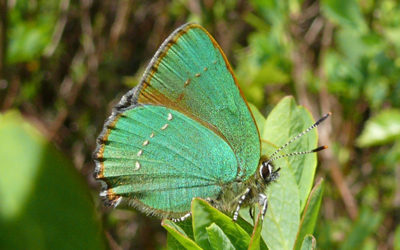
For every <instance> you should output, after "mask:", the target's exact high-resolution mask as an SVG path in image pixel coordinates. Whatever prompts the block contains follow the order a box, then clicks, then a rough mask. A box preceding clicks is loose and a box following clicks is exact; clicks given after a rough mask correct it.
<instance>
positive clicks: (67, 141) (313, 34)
mask: <svg viewBox="0 0 400 250" xmlns="http://www.w3.org/2000/svg"><path fill="white" fill-rule="evenodd" d="M0 13H1V16H0V105H1V109H2V111H3V112H7V111H8V110H10V109H14V110H18V112H19V113H20V114H22V117H23V118H21V117H20V116H19V115H17V114H18V113H16V112H17V111H13V112H11V113H7V114H3V115H2V116H1V118H0V129H1V132H0V142H1V147H0V154H2V155H1V159H2V162H3V163H2V164H3V165H4V164H6V165H5V166H6V168H4V167H2V168H1V170H0V171H1V173H2V174H1V175H0V195H1V198H2V201H3V202H2V205H1V207H0V212H1V215H0V216H1V218H0V229H1V233H2V235H7V236H6V237H7V238H9V239H13V238H12V237H11V235H13V234H15V235H19V236H20V238H18V240H17V241H15V238H14V241H12V240H11V241H9V242H8V243H4V241H3V239H5V238H3V237H2V238H1V239H2V240H1V244H2V245H1V246H2V247H1V248H3V245H4V246H6V247H14V248H16V247H18V246H20V247H24V246H26V245H24V244H28V243H29V244H32V245H31V246H32V247H30V248H45V247H46V246H48V245H49V244H58V243H59V241H58V239H59V238H58V237H59V234H58V233H59V232H65V233H64V236H69V238H68V241H70V240H71V245H72V244H75V243H74V241H73V240H74V239H72V238H73V237H75V236H74V235H75V233H78V232H81V231H79V230H82V232H83V231H84V232H85V233H83V234H79V235H78V234H76V235H77V236H76V237H77V238H76V240H79V239H80V237H82V236H83V235H85V236H88V235H91V236H88V237H89V238H90V240H87V239H88V237H86V241H84V243H85V244H88V245H87V248H90V247H93V248H94V247H96V248H102V247H104V245H103V244H104V243H103V242H102V241H101V240H100V239H99V238H98V237H99V232H98V231H96V228H97V230H102V228H104V234H103V235H102V238H103V239H106V241H107V242H108V245H109V247H110V248H113V249H117V248H118V247H122V248H124V249H129V248H139V247H141V248H145V249H152V248H156V247H160V246H164V245H165V244H166V241H167V239H166V236H165V230H164V229H163V228H162V227H161V226H160V223H159V221H158V220H156V219H151V218H148V217H144V216H142V215H141V214H139V213H137V212H135V211H132V210H131V209H125V208H121V209H116V210H106V209H104V208H102V206H101V205H99V200H98V198H97V194H98V190H99V185H98V184H97V183H95V182H94V180H93V178H92V172H93V168H94V164H93V162H92V161H91V152H92V151H93V149H94V148H95V138H96V136H97V135H98V133H99V132H100V130H101V127H102V124H103V122H104V120H105V118H106V117H107V116H108V115H109V114H110V111H111V107H112V105H113V104H115V103H116V102H117V101H118V100H119V98H120V97H121V95H122V94H123V93H125V92H126V91H127V90H128V89H130V88H131V87H133V86H134V85H136V84H137V83H138V80H139V78H140V76H141V74H142V73H143V69H144V68H145V67H146V65H147V63H148V61H149V59H150V58H151V57H152V55H153V54H154V52H155V51H156V50H157V48H158V46H159V45H160V43H161V42H162V41H163V39H165V38H166V37H167V35H168V34H169V33H170V32H171V31H173V30H174V29H175V28H176V27H178V26H179V25H181V24H183V23H185V22H189V21H191V22H198V23H200V24H202V25H203V26H205V28H206V29H207V30H209V31H210V33H211V34H213V35H214V37H215V38H216V40H217V41H218V42H219V43H220V45H221V47H222V48H223V50H224V51H225V52H226V54H227V57H228V58H229V60H230V61H231V62H232V64H233V67H234V68H235V72H236V73H237V78H238V80H239V83H240V86H241V88H242V90H243V92H244V93H245V95H246V97H247V99H248V101H250V102H251V103H253V104H254V105H255V106H256V107H257V108H258V109H259V110H260V111H261V114H262V115H263V116H266V117H267V114H269V113H270V111H271V110H272V108H273V107H274V106H275V105H276V104H277V103H278V102H279V101H280V100H281V99H282V98H283V97H284V96H286V95H288V94H290V95H293V96H294V97H295V99H296V100H297V101H298V103H300V104H301V105H303V106H305V107H306V108H307V109H308V110H310V111H311V113H312V114H313V116H314V117H319V116H320V114H322V113H325V112H328V111H332V112H333V116H332V119H330V120H328V121H327V122H325V123H324V124H323V125H322V126H321V127H320V128H319V136H320V137H319V139H320V144H326V145H329V147H330V148H329V149H327V150H325V151H322V152H321V153H320V154H319V162H320V163H319V167H318V169H317V177H318V176H321V177H324V179H325V184H324V197H323V199H322V204H321V212H320V216H319V218H318V220H317V218H316V216H315V215H312V216H311V217H312V218H313V220H315V221H316V230H315V231H314V235H315V238H316V242H317V243H318V247H319V248H321V249H340V248H343V249H348V248H355V247H358V248H363V249H375V248H379V249H400V227H399V224H400V216H399V215H400V184H399V183H400V142H399V139H398V138H399V133H400V132H399V127H400V121H399V114H400V98H399V97H400V56H399V54H400V5H399V3H398V1H396V0H320V1H316V0H286V1H281V0H250V1H244V0H240V1H234V0H225V1H217V0H204V1H196V0H173V1H162V0H157V1H133V0H118V1H92V0H80V1H70V0H47V1H44V0H0ZM261 117H262V116H261ZM33 127H35V128H33ZM38 131H40V132H38ZM263 133H264V132H263ZM265 133H266V134H265V135H268V136H269V137H270V136H271V137H272V136H274V135H273V134H268V131H266V132H265ZM275 136H276V135H275ZM38 138H39V139H38ZM59 151H60V152H61V154H62V155H63V156H61V154H60V152H59ZM17 152H18V153H19V154H16V153H17ZM19 155H21V157H18V156H19ZM22 155H23V156H22ZM4 159H6V160H7V162H10V163H5V162H6V161H5V160H4ZM3 165H2V166H3ZM9 166H15V167H14V168H12V169H9V168H10V167H9ZM73 166H75V169H74V168H73ZM53 171H54V172H53ZM76 171H78V172H79V173H80V175H81V176H83V177H84V178H85V179H86V183H88V185H89V188H88V187H87V185H85V184H83V183H85V182H82V180H80V178H81V177H79V176H78V175H76V173H75V172H76ZM16 184H17V185H16ZM56 184H59V185H56ZM310 187H311V186H310ZM28 190H29V192H27V191H28ZM39 190H41V191H42V192H39ZM43 190H45V191H46V190H47V191H48V192H46V193H43ZM79 190H80V192H79ZM88 190H90V192H91V193H92V196H91V197H92V200H94V201H95V204H96V206H97V208H98V209H96V210H97V211H99V213H100V214H101V215H99V214H96V213H95V212H94V211H95V209H94V208H93V204H92V201H91V199H90V198H89V196H87V195H85V194H86V193H87V192H89V191H88ZM55 194H59V195H55ZM39 198H40V199H39ZM50 199H51V201H50ZM4 204H7V205H4ZM300 205H301V206H304V205H305V203H304V199H302V202H301V203H300ZM46 214H48V216H47V217H46V216H45V215H46ZM56 215H58V216H56ZM61 215H63V216H61ZM64 216H65V217H64ZM100 217H101V220H102V224H103V226H100V223H99V221H98V220H99V218H100ZM85 221H86V222H85ZM50 222H56V223H55V224H53V225H52V224H51V223H50ZM21 223H23V224H21ZM77 225H79V227H76V226H77ZM63 226H65V229H60V228H62V227H63ZM5 227H7V230H6V231H4V228H5ZM63 230H64V231H63ZM74 230H77V231H76V232H75V231H74ZM209 231H210V233H212V232H213V233H212V234H213V235H214V236H215V237H218V236H217V235H218V232H220V231H219V229H218V227H216V226H212V227H210V228H209ZM46 233H53V234H54V237H51V239H54V242H49V241H47V240H50V238H48V237H49V235H50V234H49V235H47V237H46ZM309 233H310V232H309V231H306V232H304V235H308V234H309ZM220 236H221V237H223V235H222V234H221V235H220ZM39 238H40V239H41V240H40V241H39V240H37V241H35V240H34V239H39ZM89 241H90V242H89ZM57 242H58V243H57ZM5 244H12V245H5ZM35 244H36V245H35ZM89 244H93V246H92V245H89ZM301 244H302V245H300V243H299V244H297V243H296V248H297V247H298V246H301V247H303V246H304V247H307V248H305V249H309V246H315V239H314V238H312V236H307V237H306V240H305V241H304V242H302V243H301Z"/></svg>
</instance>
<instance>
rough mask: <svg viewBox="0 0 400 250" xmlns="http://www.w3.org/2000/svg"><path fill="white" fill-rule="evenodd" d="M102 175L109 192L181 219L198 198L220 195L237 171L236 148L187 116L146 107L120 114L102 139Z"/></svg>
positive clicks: (109, 195)
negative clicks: (223, 187)
mask: <svg viewBox="0 0 400 250" xmlns="http://www.w3.org/2000/svg"><path fill="white" fill-rule="evenodd" d="M99 140H100V141H99V147H98V149H97V150H96V158H97V160H96V162H97V176H96V178H98V179H101V180H103V181H105V182H106V184H107V190H106V191H105V192H104V193H103V195H104V196H106V198H107V199H108V200H109V201H110V202H111V203H115V202H118V201H119V200H120V198H121V197H127V198H129V199H130V200H131V201H132V202H133V204H134V205H135V206H136V207H138V208H139V209H140V210H142V211H144V212H147V213H151V214H155V215H158V216H160V217H175V218H178V217H180V216H182V215H184V214H185V213H187V212H189V210H190V203H191V200H192V199H193V197H202V198H207V197H210V198H213V199H216V198H217V197H218V194H219V193H220V192H221V189H222V186H223V185H224V183H229V182H231V181H233V180H234V179H235V177H236V174H237V160H236V158H235V155H234V153H233V151H232V149H231V148H230V146H229V145H228V144H227V143H226V142H225V141H224V140H222V139H221V137H219V136H218V135H216V134H215V133H214V132H213V131H211V130H209V129H208V128H207V127H205V126H203V125H202V124H200V123H199V122H197V121H195V120H193V119H191V118H189V117H187V116H186V115H184V114H182V113H180V112H178V111H175V110H172V109H169V108H166V107H161V106H154V105H143V106H142V105H140V106H137V107H135V108H130V109H128V110H126V111H123V112H116V113H114V114H113V115H112V116H111V117H110V119H109V121H108V122H107V123H106V125H105V130H104V131H103V133H102V135H101V136H100V137H99Z"/></svg>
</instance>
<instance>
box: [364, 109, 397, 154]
mask: <svg viewBox="0 0 400 250" xmlns="http://www.w3.org/2000/svg"><path fill="white" fill-rule="evenodd" d="M399 138H400V110H398V109H388V110H384V111H382V112H380V113H379V114H378V115H376V116H375V117H372V118H371V119H369V120H368V121H367V122H366V125H365V128H364V129H363V131H362V133H361V135H360V136H359V137H358V138H357V145H358V146H360V147H368V146H374V145H382V144H386V143H390V142H393V141H395V140H398V139H399Z"/></svg>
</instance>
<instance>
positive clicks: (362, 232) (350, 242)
mask: <svg viewBox="0 0 400 250" xmlns="http://www.w3.org/2000/svg"><path fill="white" fill-rule="evenodd" d="M382 219H383V216H382V214H381V213H380V212H373V211H371V210H370V209H369V208H366V207H364V208H363V209H362V210H361V212H360V215H359V218H358V219H357V221H356V222H355V224H354V226H353V228H352V230H351V232H350V233H349V234H348V236H347V239H346V240H345V241H344V242H343V244H342V247H341V249H343V250H345V249H357V248H359V247H361V246H362V244H363V243H364V241H365V240H366V239H367V238H368V236H370V235H371V234H372V233H374V232H376V230H377V229H378V227H379V226H380V225H381V221H382Z"/></svg>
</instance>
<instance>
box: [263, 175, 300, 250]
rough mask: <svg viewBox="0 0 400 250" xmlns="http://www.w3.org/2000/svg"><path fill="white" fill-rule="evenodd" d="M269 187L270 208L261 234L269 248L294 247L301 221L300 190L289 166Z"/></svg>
mask: <svg viewBox="0 0 400 250" xmlns="http://www.w3.org/2000/svg"><path fill="white" fill-rule="evenodd" d="M280 175H281V176H280V177H279V179H278V181H277V182H275V183H272V184H271V185H270V186H269V187H268V188H267V197H268V199H269V202H268V204H269V205H268V210H267V214H266V218H265V219H264V223H263V230H262V232H261V235H262V237H263V239H264V241H265V243H266V244H267V246H268V248H269V249H293V246H294V242H295V239H296V234H297V230H298V227H299V223H300V201H299V190H298V188H297V185H296V180H295V178H294V176H293V174H292V172H291V171H290V169H289V168H282V170H281V171H280Z"/></svg>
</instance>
